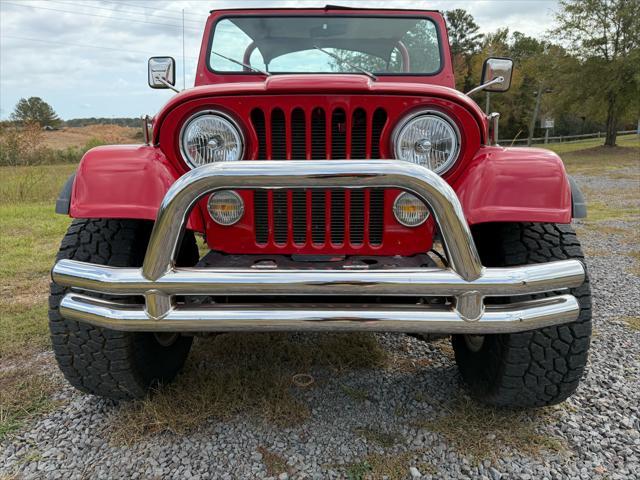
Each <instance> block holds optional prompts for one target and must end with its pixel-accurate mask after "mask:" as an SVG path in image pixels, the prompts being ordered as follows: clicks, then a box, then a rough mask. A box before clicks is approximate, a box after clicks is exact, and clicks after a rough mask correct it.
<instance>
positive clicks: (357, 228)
mask: <svg viewBox="0 0 640 480" xmlns="http://www.w3.org/2000/svg"><path fill="white" fill-rule="evenodd" d="M349 241H350V242H351V243H352V244H353V245H362V242H363V241H364V190H351V195H350V199H349Z"/></svg>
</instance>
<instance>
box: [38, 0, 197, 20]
mask: <svg viewBox="0 0 640 480" xmlns="http://www.w3.org/2000/svg"><path fill="white" fill-rule="evenodd" d="M49 2H50V3H58V4H62V5H74V6H78V7H85V8H90V9H92V10H106V11H107V12H116V13H119V14H126V15H144V16H145V18H146V15H147V14H146V13H142V12H128V11H126V10H118V9H117V8H106V7H95V6H93V5H86V4H82V3H77V2H66V1H62V0H49ZM152 17H154V18H163V19H166V20H178V18H177V17H167V16H164V15H156V14H154V15H152ZM127 20H128V19H127ZM132 20H138V18H135V19H132ZM185 21H186V22H191V23H195V24H198V25H200V24H201V22H197V21H195V20H185Z"/></svg>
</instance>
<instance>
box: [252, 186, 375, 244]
mask: <svg viewBox="0 0 640 480" xmlns="http://www.w3.org/2000/svg"><path fill="white" fill-rule="evenodd" d="M367 192H368V194H367ZM269 195H272V210H271V212H270V211H269ZM329 197H330V201H329V205H330V211H329V212H328V213H329V215H328V216H329V217H330V221H329V224H328V225H327V201H328V199H329ZM348 197H349V198H348V200H347V195H346V190H344V189H332V190H331V191H325V190H316V189H312V190H311V194H310V195H309V196H308V195H307V190H304V189H292V190H273V191H272V193H268V191H267V190H256V191H255V192H254V197H253V201H254V225H255V236H256V243H258V244H261V245H264V244H267V243H269V225H270V224H271V225H272V226H273V242H274V243H275V244H277V245H280V246H284V245H289V244H290V243H291V241H292V242H293V243H294V244H296V245H299V246H300V245H308V244H310V243H314V244H315V245H324V244H325V243H326V241H327V233H328V234H329V239H330V241H331V243H332V244H334V245H342V244H344V243H345V242H348V243H349V244H351V245H353V246H361V245H364V244H365V238H367V236H366V235H365V232H366V231H367V230H368V244H369V245H372V246H379V245H382V237H383V230H384V189H363V190H356V189H353V190H350V192H349V195H348ZM367 200H368V201H367ZM307 202H311V205H307ZM307 207H309V208H307ZM367 209H368V211H369V216H368V220H369V221H368V223H367V222H366V219H367V213H366V212H367ZM347 210H348V213H349V215H348V223H349V237H348V238H346V235H347V232H346V230H347V229H346V223H345V222H347V215H346V213H347ZM308 212H309V213H310V215H309V213H308ZM270 217H271V218H270ZM270 220H271V222H270ZM309 230H310V232H311V237H310V238H309V236H308V235H307V232H308V231H309ZM289 232H291V239H290V238H289V236H288V235H289Z"/></svg>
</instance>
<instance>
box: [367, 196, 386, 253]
mask: <svg viewBox="0 0 640 480" xmlns="http://www.w3.org/2000/svg"><path fill="white" fill-rule="evenodd" d="M383 231H384V190H382V189H374V190H371V193H370V194H369V243H370V244H371V245H376V246H378V245H382V232H383Z"/></svg>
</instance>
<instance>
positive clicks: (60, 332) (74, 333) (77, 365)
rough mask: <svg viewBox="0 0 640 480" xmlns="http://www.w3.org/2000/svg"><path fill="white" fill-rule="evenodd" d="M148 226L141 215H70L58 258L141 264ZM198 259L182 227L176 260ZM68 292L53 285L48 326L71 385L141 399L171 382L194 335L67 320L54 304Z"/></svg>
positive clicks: (190, 237) (120, 397) (103, 394)
mask: <svg viewBox="0 0 640 480" xmlns="http://www.w3.org/2000/svg"><path fill="white" fill-rule="evenodd" d="M152 227H153V223H152V222H149V221H144V220H105V219H100V220H84V219H82V220H74V221H73V222H72V223H71V225H70V226H69V229H68V231H67V234H66V235H65V237H64V239H63V240H62V244H61V246H60V251H59V252H58V255H57V257H56V261H57V260H61V259H64V258H66V259H73V260H80V261H83V262H91V263H97V264H100V265H110V266H114V267H139V266H141V265H142V261H143V258H144V254H145V251H146V248H147V244H148V241H149V235H150V234H151V229H152ZM197 261H198V249H197V246H196V243H195V238H194V236H193V234H192V233H191V232H186V233H185V236H184V239H183V241H182V246H181V250H180V256H179V259H178V263H180V264H182V265H195V263H196V262H197ZM67 291H68V289H66V288H63V287H61V286H59V285H56V284H55V283H52V284H51V295H50V297H49V329H50V331H51V341H52V344H53V351H54V353H55V357H56V359H57V361H58V364H59V366H60V369H61V370H62V372H63V373H64V376H65V377H66V378H67V380H68V381H69V383H71V384H72V385H73V386H74V387H76V388H77V389H79V390H81V391H83V392H86V393H91V394H94V395H99V396H101V397H107V398H110V399H114V400H124V399H133V398H142V397H144V396H145V395H146V394H147V393H148V392H149V390H150V388H152V387H154V386H156V385H158V384H160V383H168V382H170V381H171V380H172V379H173V378H174V377H175V376H176V374H177V373H178V372H179V371H180V369H181V368H182V366H183V365H184V362H185V360H186V358H187V356H188V354H189V350H190V348H191V343H192V341H193V338H192V337H187V336H178V335H176V336H174V337H173V341H172V342H162V343H161V342H159V341H158V337H156V336H155V335H154V334H152V333H136V332H120V331H115V330H109V329H105V328H99V327H95V326H93V325H89V324H87V323H83V322H77V321H74V320H68V319H66V318H63V317H62V316H61V315H60V311H59V309H58V307H59V305H60V301H61V300H62V297H63V296H64V295H65V294H66V293H67ZM118 300H119V301H125V302H126V301H132V299H126V298H122V297H119V298H118ZM138 301H139V300H138ZM163 344H164V345H163Z"/></svg>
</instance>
